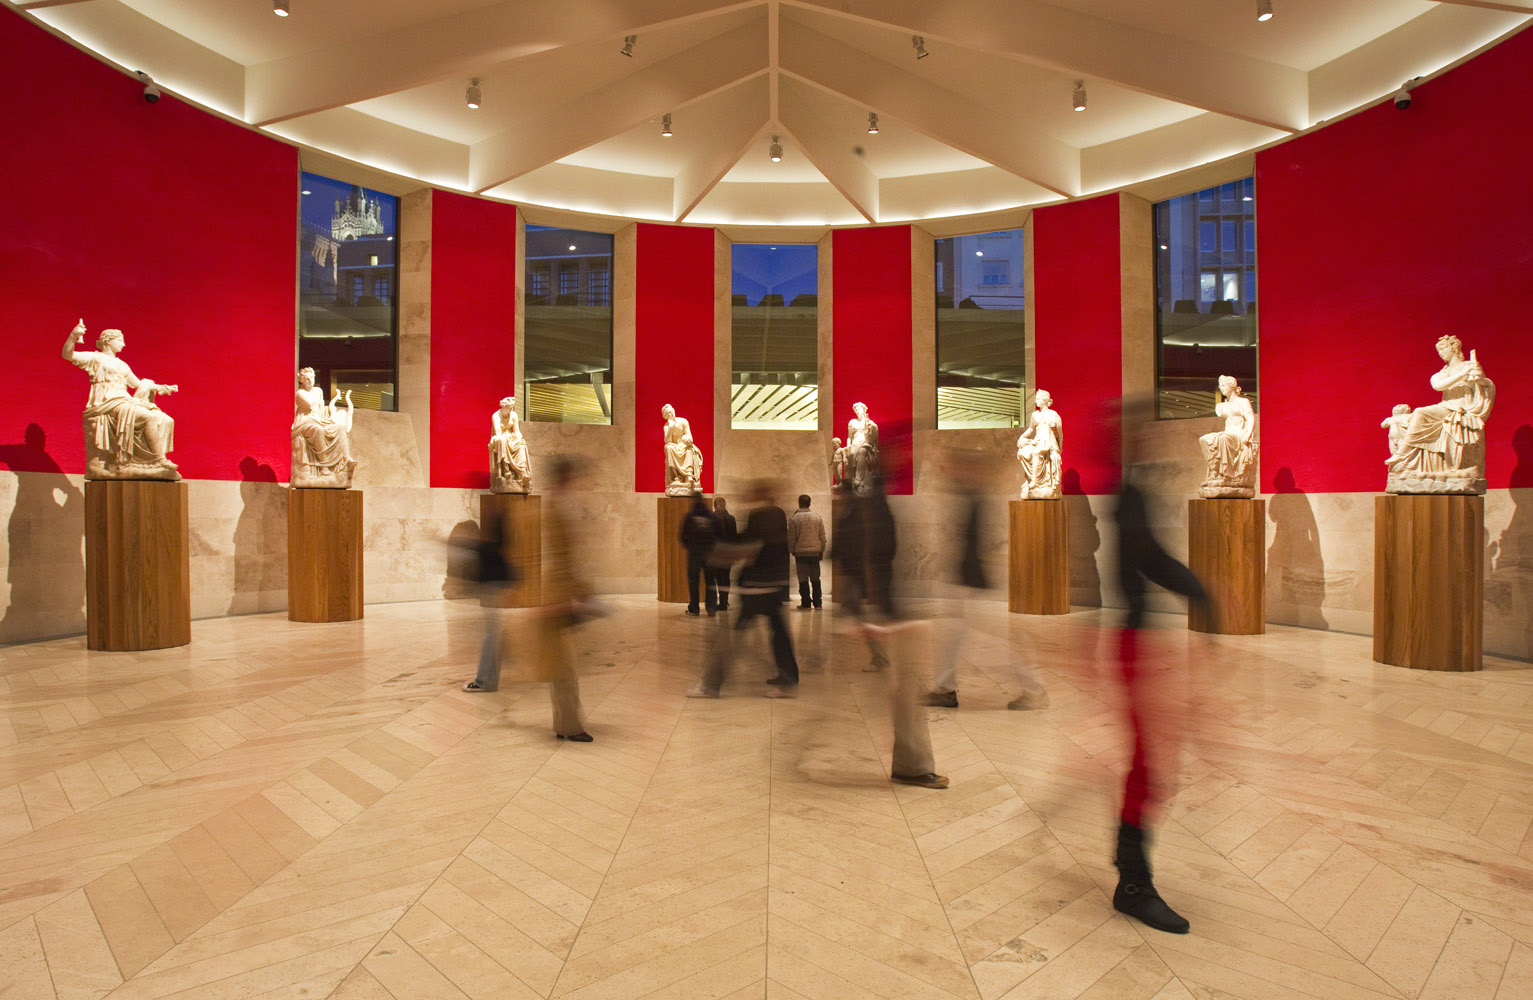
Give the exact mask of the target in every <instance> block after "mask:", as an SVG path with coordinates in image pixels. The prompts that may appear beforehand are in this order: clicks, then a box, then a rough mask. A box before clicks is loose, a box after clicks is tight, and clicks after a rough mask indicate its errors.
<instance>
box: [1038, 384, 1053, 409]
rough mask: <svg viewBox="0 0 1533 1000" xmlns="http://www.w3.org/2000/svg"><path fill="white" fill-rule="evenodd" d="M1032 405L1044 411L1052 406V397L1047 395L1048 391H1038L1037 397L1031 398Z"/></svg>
mask: <svg viewBox="0 0 1533 1000" xmlns="http://www.w3.org/2000/svg"><path fill="white" fill-rule="evenodd" d="M1033 405H1034V406H1035V407H1037V408H1038V409H1040V410H1042V409H1046V408H1048V407H1050V406H1053V405H1054V397H1053V396H1052V395H1050V394H1049V390H1047V389H1039V390H1038V395H1036V396H1034V397H1033Z"/></svg>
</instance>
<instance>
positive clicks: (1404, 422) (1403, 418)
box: [1379, 403, 1411, 455]
mask: <svg viewBox="0 0 1533 1000" xmlns="http://www.w3.org/2000/svg"><path fill="white" fill-rule="evenodd" d="M1410 423H1411V404H1409V403H1396V404H1395V408H1394V409H1393V410H1391V411H1389V416H1387V417H1385V418H1384V419H1383V420H1382V421H1380V423H1379V426H1380V427H1382V428H1384V429H1385V430H1387V431H1389V453H1390V455H1394V454H1396V453H1397V452H1399V450H1400V445H1401V444H1403V443H1404V442H1405V429H1406V428H1407V427H1409V426H1410Z"/></svg>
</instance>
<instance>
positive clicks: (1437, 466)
mask: <svg viewBox="0 0 1533 1000" xmlns="http://www.w3.org/2000/svg"><path fill="white" fill-rule="evenodd" d="M1437 355H1438V357H1440V358H1442V361H1443V366H1442V368H1441V369H1440V370H1439V371H1438V372H1437V374H1435V375H1433V376H1432V388H1433V389H1436V390H1437V391H1438V392H1441V393H1442V402H1440V403H1433V404H1431V405H1430V406H1418V407H1417V408H1416V409H1414V410H1412V411H1411V415H1410V421H1409V423H1407V424H1406V425H1405V430H1404V432H1403V433H1402V434H1401V436H1400V444H1399V448H1398V449H1397V450H1396V451H1395V452H1394V453H1393V454H1392V455H1390V456H1389V458H1388V459H1387V460H1386V461H1385V465H1386V466H1388V468H1389V478H1388V480H1387V481H1386V483H1385V486H1384V491H1385V492H1386V493H1484V492H1485V418H1486V417H1488V416H1490V411H1491V407H1492V406H1494V405H1495V402H1496V384H1495V383H1494V382H1492V381H1491V380H1490V379H1488V378H1486V377H1485V369H1483V368H1481V367H1480V361H1479V359H1478V358H1477V357H1475V352H1474V351H1470V352H1469V357H1468V358H1465V357H1464V345H1463V343H1462V342H1461V341H1460V340H1459V339H1458V338H1457V337H1455V336H1453V335H1452V334H1448V335H1447V336H1444V337H1439V338H1438V340H1437Z"/></svg>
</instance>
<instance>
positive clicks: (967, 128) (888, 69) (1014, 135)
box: [782, 19, 1080, 196]
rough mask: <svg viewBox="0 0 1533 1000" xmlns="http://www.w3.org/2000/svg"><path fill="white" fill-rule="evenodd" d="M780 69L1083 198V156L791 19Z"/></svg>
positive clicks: (1057, 191) (784, 26) (784, 27)
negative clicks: (1081, 183)
mask: <svg viewBox="0 0 1533 1000" xmlns="http://www.w3.org/2000/svg"><path fill="white" fill-rule="evenodd" d="M782 35H783V40H784V46H783V63H782V71H783V72H784V73H788V74H790V75H792V76H794V77H796V78H798V79H800V80H802V81H804V82H805V83H808V84H811V85H813V86H816V87H819V88H820V89H822V90H826V91H829V92H830V93H833V94H837V95H839V96H840V97H842V98H844V99H845V100H848V101H851V102H852V103H853V104H857V105H861V106H863V107H866V108H868V109H869V110H872V111H877V112H878V113H879V114H884V115H888V116H889V117H890V118H896V119H899V120H900V121H901V122H903V123H904V124H906V125H908V126H910V127H911V128H913V129H915V130H916V131H917V132H921V133H923V134H925V135H928V136H931V137H932V138H934V139H937V140H938V141H939V142H944V143H946V144H947V145H949V146H952V147H953V148H955V149H958V150H961V151H963V152H965V153H968V154H969V155H970V156H975V157H978V158H979V159H981V160H984V161H986V162H987V163H991V164H994V165H995V166H997V167H1000V168H1001V169H1002V170H1005V171H1007V172H1009V173H1012V174H1015V175H1017V176H1018V177H1021V178H1023V179H1024V180H1029V181H1032V182H1033V183H1034V184H1037V185H1039V186H1041V187H1044V188H1047V189H1048V190H1050V191H1052V192H1054V193H1055V194H1060V195H1065V196H1072V195H1076V194H1079V193H1080V151H1079V150H1077V149H1076V148H1075V147H1073V146H1070V145H1067V144H1066V143H1063V142H1060V141H1059V140H1058V139H1055V138H1054V137H1052V136H1048V135H1044V134H1043V133H1041V132H1036V131H1032V130H1030V129H1027V128H1026V127H1024V126H1022V125H1020V124H1018V123H1017V122H1014V121H1007V120H1005V119H1002V118H1001V117H1000V116H998V115H997V114H996V113H995V112H994V111H992V110H990V109H989V108H985V107H982V106H981V105H979V104H977V103H976V102H974V101H972V100H970V99H969V98H967V97H964V96H963V95H961V94H957V93H954V92H953V91H950V90H947V89H945V88H943V87H939V86H937V85H936V84H933V83H928V82H927V81H926V80H923V79H922V78H920V77H918V76H916V75H914V74H912V73H909V72H907V71H905V70H902V69H899V68H897V67H895V66H893V65H891V64H890V63H887V62H884V61H883V60H881V59H877V58H874V57H873V56H870V55H868V54H867V53H866V52H863V51H862V50H860V49H855V48H853V47H851V46H850V45H845V44H843V43H841V42H838V41H836V40H835V39H833V38H829V37H827V36H826V35H822V34H820V33H819V32H817V31H814V30H813V29H811V28H807V27H805V26H803V25H801V24H798V23H796V22H794V21H792V20H789V19H784V20H783V23H782Z"/></svg>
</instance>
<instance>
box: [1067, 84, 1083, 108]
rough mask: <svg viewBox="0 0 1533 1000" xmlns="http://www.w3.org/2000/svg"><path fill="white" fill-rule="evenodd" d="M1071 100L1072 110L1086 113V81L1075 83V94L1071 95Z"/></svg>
mask: <svg viewBox="0 0 1533 1000" xmlns="http://www.w3.org/2000/svg"><path fill="white" fill-rule="evenodd" d="M1070 100H1071V102H1072V103H1071V105H1070V106H1071V107H1072V108H1074V109H1075V110H1077V111H1085V110H1086V81H1085V80H1076V81H1075V93H1074V94H1072V95H1071V97H1070Z"/></svg>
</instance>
